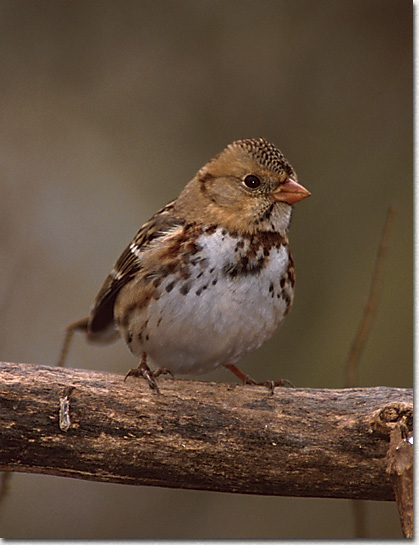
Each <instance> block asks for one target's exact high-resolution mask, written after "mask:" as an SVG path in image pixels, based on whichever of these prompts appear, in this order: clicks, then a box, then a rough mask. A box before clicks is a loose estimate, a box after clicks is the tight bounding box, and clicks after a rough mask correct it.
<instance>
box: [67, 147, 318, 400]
mask: <svg viewBox="0 0 419 545" xmlns="http://www.w3.org/2000/svg"><path fill="white" fill-rule="evenodd" d="M309 195H310V193H309V192H308V191H307V190H306V189H305V188H304V187H303V186H301V185H300V184H298V183H297V176H296V174H295V172H294V169H293V168H292V166H291V165H290V164H289V163H288V161H287V160H286V159H285V157H284V156H283V154H282V153H281V152H280V151H279V150H278V149H277V148H276V147H275V146H274V145H272V144H270V143H269V142H268V141H267V140H265V139H264V138H258V139H244V140H237V141H236V142H233V143H232V144H230V145H229V146H227V148H225V150H224V151H222V152H221V153H220V154H218V155H217V156H216V157H214V158H213V159H212V160H211V161H209V162H208V163H207V164H206V165H205V166H204V167H203V168H201V170H199V172H198V173H197V174H196V175H195V177H194V178H193V179H192V180H191V181H190V182H189V183H188V184H187V185H186V187H185V188H184V189H183V191H182V192H181V194H180V195H179V197H178V198H177V199H175V200H174V201H172V202H170V203H169V204H167V205H166V206H164V207H163V208H162V209H161V210H159V211H158V212H157V213H156V214H155V215H154V216H153V217H152V218H151V219H150V220H149V221H148V222H147V223H145V224H144V225H143V227H141V229H140V230H139V231H138V233H137V234H136V236H135V237H134V239H133V241H132V242H131V244H130V245H129V246H128V247H127V248H126V249H125V251H124V252H123V253H122V255H121V257H120V258H119V259H118V261H117V262H116V264H115V266H114V267H113V269H112V270H111V272H110V273H109V275H108V277H107V278H106V280H105V282H104V284H103V286H102V288H101V290H100V291H99V293H98V295H97V297H96V299H95V301H94V304H93V307H92V309H91V312H90V315H89V316H88V317H87V318H85V319H83V320H80V321H78V322H75V323H74V324H71V325H70V326H68V328H67V338H66V342H65V346H64V347H63V352H62V358H61V362H60V363H62V362H63V360H64V357H65V354H66V352H67V350H68V344H69V341H70V337H71V335H72V333H73V331H75V330H81V331H84V332H85V334H86V336H87V339H88V340H90V341H94V342H101V341H111V340H113V339H115V337H117V336H118V334H119V335H121V336H122V338H123V339H124V340H125V342H126V343H127V345H128V347H129V349H130V350H131V352H132V353H133V354H135V355H136V356H138V357H140V358H141V362H140V365H139V366H138V368H137V369H135V370H131V371H130V372H129V373H128V375H127V376H129V375H141V376H144V377H145V378H146V379H147V380H148V383H149V385H150V386H151V387H152V388H154V389H156V390H157V391H158V387H157V384H156V382H155V377H156V376H158V375H159V374H161V373H166V372H169V373H171V374H174V373H180V374H187V373H207V372H210V371H212V370H213V369H215V368H217V367H219V366H220V365H223V366H224V367H227V368H228V369H230V370H231V371H232V372H233V373H235V374H236V375H237V376H238V377H239V378H240V379H241V380H242V381H244V382H248V383H253V384H256V383H255V381H253V380H252V379H250V378H249V377H247V376H246V375H245V374H244V373H243V372H242V371H240V369H238V368H237V367H236V365H235V363H236V362H237V361H238V360H239V359H240V358H242V357H243V356H245V355H246V354H249V353H250V352H253V351H254V350H256V349H257V348H258V347H259V346H261V345H262V344H263V343H264V342H265V341H267V340H268V339H269V338H270V337H271V336H272V334H273V333H274V331H275V330H276V329H277V327H278V326H279V325H280V324H281V322H282V321H283V319H284V318H285V316H286V315H287V314H288V312H289V310H290V308H291V305H292V302H293V298H294V282H295V274H294V263H293V260H292V257H291V253H290V250H289V246H288V237H287V233H288V227H289V224H290V220H291V211H292V204H293V203H296V202H298V201H300V200H302V199H305V198H306V197H308V196H309ZM147 362H149V363H151V364H152V365H153V367H156V369H155V370H150V368H149V367H148V363H147ZM286 383H288V381H286V380H279V381H276V382H275V383H272V382H266V383H263V384H268V385H271V387H272V388H273V386H274V385H283V384H286Z"/></svg>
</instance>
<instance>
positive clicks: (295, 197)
mask: <svg viewBox="0 0 419 545" xmlns="http://www.w3.org/2000/svg"><path fill="white" fill-rule="evenodd" d="M310 195H311V193H310V191H307V189H306V188H305V187H303V186H302V185H300V184H298V183H297V182H296V181H294V180H293V179H292V178H288V180H287V181H286V182H285V183H284V184H280V185H279V186H278V188H277V189H276V190H275V191H274V192H273V193H272V197H273V198H274V199H275V200H276V201H281V202H286V203H288V204H293V203H295V202H298V201H302V200H303V199H305V198H306V197H310Z"/></svg>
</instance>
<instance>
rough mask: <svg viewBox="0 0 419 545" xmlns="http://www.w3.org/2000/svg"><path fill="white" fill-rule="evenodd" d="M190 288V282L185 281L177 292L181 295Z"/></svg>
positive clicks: (186, 292) (185, 293)
mask: <svg viewBox="0 0 419 545" xmlns="http://www.w3.org/2000/svg"><path fill="white" fill-rule="evenodd" d="M190 289H191V283H190V282H185V283H184V284H182V285H181V287H180V290H179V292H180V293H181V294H182V295H187V294H188V293H189V290H190Z"/></svg>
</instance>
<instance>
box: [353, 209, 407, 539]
mask: <svg viewBox="0 0 419 545" xmlns="http://www.w3.org/2000/svg"><path fill="white" fill-rule="evenodd" d="M395 211H396V210H395V208H394V207H392V206H389V208H388V210H387V216H386V221H385V223H384V228H383V232H382V234H381V240H380V245H379V247H378V251H377V257H376V260H375V268H374V273H373V275H372V279H371V287H370V293H369V297H368V302H367V305H366V307H365V310H364V315H363V317H362V320H361V323H360V325H359V328H358V331H357V333H356V335H355V338H354V340H353V342H352V346H351V349H350V351H349V353H348V358H347V360H346V381H345V383H346V384H345V385H346V387H348V388H354V387H355V386H356V385H357V376H356V375H357V367H358V363H359V360H360V357H361V353H362V350H363V349H364V346H365V343H366V341H367V339H368V335H369V333H370V331H371V326H372V322H373V319H374V316H375V311H376V309H377V305H378V299H379V295H380V287H381V279H382V276H383V270H384V262H385V257H386V254H387V249H388V242H389V239H390V233H391V227H392V224H393V218H394V214H395ZM352 514H353V519H354V525H355V537H356V538H366V537H367V530H366V513H365V502H363V501H362V500H353V501H352Z"/></svg>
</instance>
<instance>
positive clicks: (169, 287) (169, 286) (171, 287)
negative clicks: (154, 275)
mask: <svg viewBox="0 0 419 545" xmlns="http://www.w3.org/2000/svg"><path fill="white" fill-rule="evenodd" d="M175 284H176V282H170V284H167V286H166V291H167V292H168V293H169V292H170V291H172V289H173V288H174V287H175Z"/></svg>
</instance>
